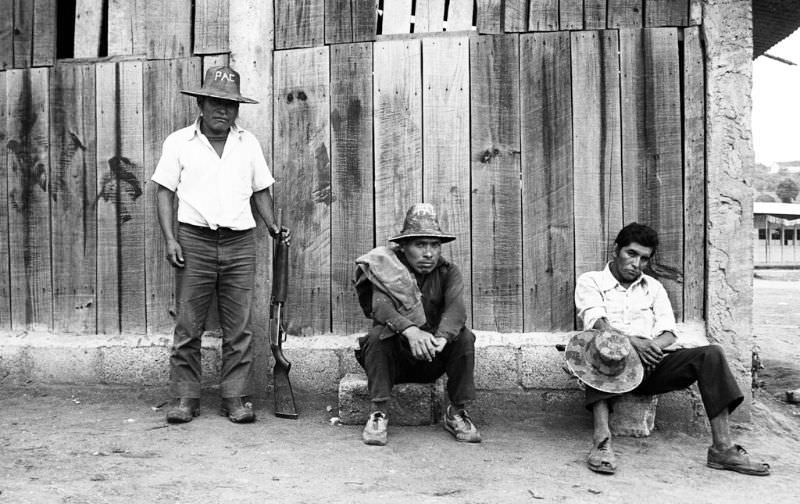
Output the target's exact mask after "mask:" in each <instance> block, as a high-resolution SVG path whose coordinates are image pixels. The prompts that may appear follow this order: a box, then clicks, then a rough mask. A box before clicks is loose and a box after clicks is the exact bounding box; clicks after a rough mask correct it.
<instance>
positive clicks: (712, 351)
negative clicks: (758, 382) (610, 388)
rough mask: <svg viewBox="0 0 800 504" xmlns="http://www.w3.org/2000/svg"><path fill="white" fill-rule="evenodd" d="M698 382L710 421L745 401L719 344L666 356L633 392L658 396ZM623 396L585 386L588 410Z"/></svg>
mask: <svg viewBox="0 0 800 504" xmlns="http://www.w3.org/2000/svg"><path fill="white" fill-rule="evenodd" d="M694 382H697V388H699V389H700V396H701V397H702V399H703V406H705V408H706V415H708V418H714V417H715V416H717V415H719V414H720V413H722V411H723V409H725V408H728V412H729V413H730V412H733V410H735V409H736V407H737V406H739V404H741V403H742V401H743V400H744V396H743V395H742V391H741V390H740V389H739V385H738V384H737V383H736V379H735V378H734V377H733V374H732V373H731V370H730V368H729V367H728V360H727V359H726V358H725V352H724V351H723V350H722V347H720V346H719V345H707V346H702V347H698V348H685V349H681V350H676V351H674V352H669V353H667V354H666V355H665V356H664V358H663V359H661V362H660V363H658V365H657V366H656V367H655V368H654V369H652V370H651V371H648V372H645V377H644V380H642V383H641V384H640V385H639V386H638V387H637V388H636V389H634V391H633V392H632V393H634V394H640V395H655V394H663V393H664V392H671V391H673V390H680V389H684V388H686V387H688V386H689V385H691V384H692V383H694ZM619 396H620V394H611V393H608V392H601V391H599V390H596V389H593V388H591V387H588V386H587V387H586V401H585V405H586V408H587V409H591V408H592V406H593V405H594V403H596V402H597V401H600V400H603V399H612V398H614V397H619Z"/></svg>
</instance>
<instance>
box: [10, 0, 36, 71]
mask: <svg viewBox="0 0 800 504" xmlns="http://www.w3.org/2000/svg"><path fill="white" fill-rule="evenodd" d="M34 7H35V5H34V2H32V1H31V0H14V8H13V11H12V12H13V16H14V30H13V34H14V68H28V67H30V66H31V63H32V62H33V12H34Z"/></svg>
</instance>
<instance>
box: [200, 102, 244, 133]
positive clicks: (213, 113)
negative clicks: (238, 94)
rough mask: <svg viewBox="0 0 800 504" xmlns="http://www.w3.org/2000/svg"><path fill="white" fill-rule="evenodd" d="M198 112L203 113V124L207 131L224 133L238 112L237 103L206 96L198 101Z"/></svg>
mask: <svg viewBox="0 0 800 504" xmlns="http://www.w3.org/2000/svg"><path fill="white" fill-rule="evenodd" d="M200 112H202V113H203V125H204V126H205V128H206V129H207V130H208V132H209V133H211V134H212V135H224V134H226V133H227V132H228V130H229V129H230V127H231V125H232V124H233V121H235V120H236V116H237V115H238V114H239V103H238V102H235V101H231V100H220V99H218V98H209V97H206V98H203V100H202V101H201V102H200Z"/></svg>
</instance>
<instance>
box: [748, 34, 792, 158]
mask: <svg viewBox="0 0 800 504" xmlns="http://www.w3.org/2000/svg"><path fill="white" fill-rule="evenodd" d="M767 54H772V55H773V56H778V57H780V58H785V59H788V60H790V61H793V62H795V63H796V64H797V65H795V66H791V65H786V64H784V63H781V62H779V61H775V60H773V59H769V58H765V57H764V56H760V57H758V58H756V60H755V61H754V62H753V148H754V149H755V158H756V162H757V163H763V164H766V165H772V164H774V163H776V162H778V161H799V160H800V30H798V31H796V32H794V33H793V34H792V35H790V36H789V37H787V38H786V39H784V40H783V41H781V42H780V43H778V44H777V45H775V46H774V47H772V49H770V50H769V51H767Z"/></svg>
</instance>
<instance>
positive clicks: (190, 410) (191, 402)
mask: <svg viewBox="0 0 800 504" xmlns="http://www.w3.org/2000/svg"><path fill="white" fill-rule="evenodd" d="M199 414H200V399H198V398H196V397H181V398H180V400H179V401H178V402H177V403H176V404H175V405H174V406H173V407H171V408H170V409H169V410H167V423H186V422H191V421H192V418H194V417H196V416H197V415H199Z"/></svg>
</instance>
